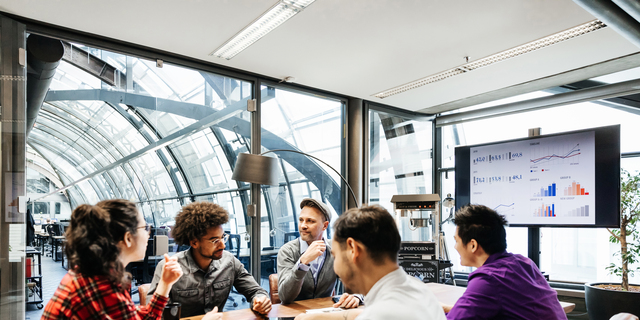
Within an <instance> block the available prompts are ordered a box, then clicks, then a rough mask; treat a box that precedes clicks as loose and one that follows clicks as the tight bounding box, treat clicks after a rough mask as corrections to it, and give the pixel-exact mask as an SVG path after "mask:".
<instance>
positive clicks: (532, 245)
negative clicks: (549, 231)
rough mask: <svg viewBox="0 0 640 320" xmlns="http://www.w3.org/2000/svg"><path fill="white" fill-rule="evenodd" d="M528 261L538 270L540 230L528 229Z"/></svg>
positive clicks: (536, 228) (535, 228)
mask: <svg viewBox="0 0 640 320" xmlns="http://www.w3.org/2000/svg"><path fill="white" fill-rule="evenodd" d="M529 259H531V260H533V263H535V264H536V266H538V269H540V228H538V227H529Z"/></svg>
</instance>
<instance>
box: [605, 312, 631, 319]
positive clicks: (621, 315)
mask: <svg viewBox="0 0 640 320" xmlns="http://www.w3.org/2000/svg"><path fill="white" fill-rule="evenodd" d="M609 320H638V317H636V316H634V315H632V314H630V313H618V314H616V315H614V316H613V317H611V319H609Z"/></svg>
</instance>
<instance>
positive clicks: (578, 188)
mask: <svg viewBox="0 0 640 320" xmlns="http://www.w3.org/2000/svg"><path fill="white" fill-rule="evenodd" d="M563 195H565V196H588V195H589V191H588V190H585V188H584V186H583V185H581V184H580V182H575V181H573V182H572V183H571V185H570V186H567V187H566V188H564V193H563Z"/></svg>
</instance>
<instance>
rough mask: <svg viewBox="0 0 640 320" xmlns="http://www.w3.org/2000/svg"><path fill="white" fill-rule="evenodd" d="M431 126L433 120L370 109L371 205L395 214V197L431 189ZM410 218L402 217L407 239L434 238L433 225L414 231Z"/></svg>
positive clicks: (402, 226) (400, 220) (402, 232)
mask: <svg viewBox="0 0 640 320" xmlns="http://www.w3.org/2000/svg"><path fill="white" fill-rule="evenodd" d="M432 126H433V123H432V122H431V121H416V120H411V119H406V118H403V117H399V116H395V115H393V114H390V113H384V112H379V111H375V110H371V111H370V112H369V139H370V144H369V145H370V149H369V156H370V158H369V199H368V202H369V203H370V204H379V205H381V206H383V207H385V208H386V209H387V210H388V211H389V212H391V213H393V212H394V210H393V204H392V203H391V197H392V196H394V195H402V194H429V193H431V192H432V189H433V188H432V184H433V178H432V166H433V162H432V159H431V148H432V128H433V127H432ZM424 214H425V215H426V213H424ZM409 220H410V219H409V217H400V218H399V229H400V230H399V231H400V235H401V236H402V239H403V240H404V241H425V240H432V235H431V228H430V227H428V228H417V229H415V230H413V229H414V228H412V227H411V226H410V221H409Z"/></svg>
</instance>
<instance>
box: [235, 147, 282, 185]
mask: <svg viewBox="0 0 640 320" xmlns="http://www.w3.org/2000/svg"><path fill="white" fill-rule="evenodd" d="M279 170H280V169H279V164H278V159H277V158H272V157H265V156H261V155H257V154H249V153H241V154H239V155H238V160H237V161H236V167H235V170H233V175H231V179H233V180H237V181H244V182H251V183H258V184H267V185H271V186H277V185H278V176H279V174H280V172H279Z"/></svg>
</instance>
